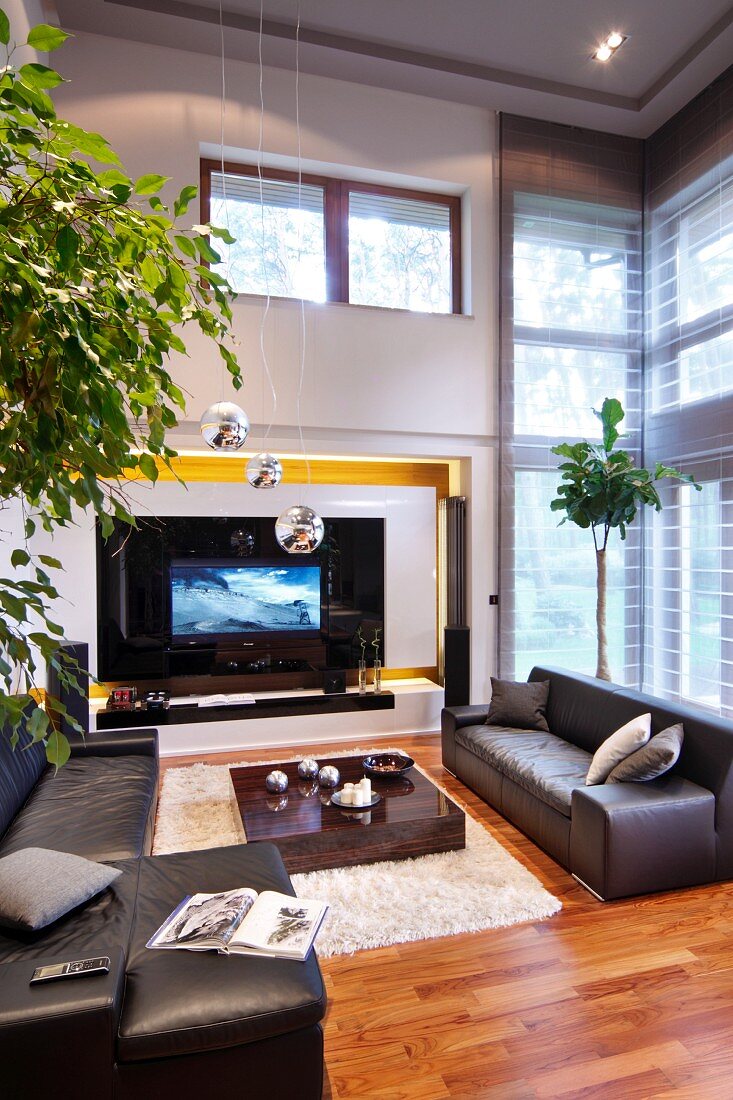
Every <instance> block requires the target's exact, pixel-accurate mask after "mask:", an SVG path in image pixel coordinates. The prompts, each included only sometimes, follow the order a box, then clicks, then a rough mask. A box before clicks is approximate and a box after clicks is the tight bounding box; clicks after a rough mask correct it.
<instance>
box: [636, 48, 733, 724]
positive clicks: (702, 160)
mask: <svg viewBox="0 0 733 1100" xmlns="http://www.w3.org/2000/svg"><path fill="white" fill-rule="evenodd" d="M731 102H733V69H731V70H728V72H727V73H726V74H724V75H723V76H722V77H721V78H720V79H719V80H718V81H716V82H715V83H714V84H713V85H711V86H710V87H709V88H707V89H706V90H705V91H704V92H703V93H702V94H701V95H700V96H698V97H697V99H695V100H694V101H693V102H692V103H691V104H689V105H688V106H687V107H686V108H685V109H684V110H683V111H681V112H680V113H679V114H678V115H676V116H675V118H673V119H671V120H670V121H669V122H668V123H667V124H666V125H665V126H664V127H663V128H662V129H661V130H659V131H658V132H657V133H656V134H655V135H654V136H653V137H652V138H650V139H649V141H648V143H647V147H648V148H647V189H646V200H645V202H646V228H645V253H646V257H645V258H646V271H647V286H646V309H647V316H648V322H649V326H648V335H647V348H646V364H647V410H648V415H647V421H646V437H645V451H646V457H647V461H649V462H654V461H657V460H659V461H663V462H665V463H668V464H671V465H677V466H680V467H682V468H683V469H684V470H686V471H687V472H690V473H693V474H695V476H696V477H697V478H698V480H699V481H700V482H701V483H702V485H703V489H702V492H700V493H697V492H695V491H694V490H693V489H691V488H689V487H686V486H682V487H678V486H669V487H666V488H665V490H664V493H663V499H664V502H665V505H666V507H665V509H664V511H663V512H661V513H660V514H659V515H655V516H653V517H648V520H647V538H646V543H647V546H646V551H645V563H644V564H645V574H644V576H645V586H644V587H645V598H646V616H645V636H644V680H645V684H646V686H647V687H648V688H649V689H650V690H653V691H656V692H659V693H660V694H663V695H666V696H668V697H671V698H675V699H682V700H689V701H691V702H696V703H699V704H701V705H703V706H706V707H709V708H711V709H712V710H714V711H716V712H718V713H721V714H724V715H726V716H728V717H733V112H731Z"/></svg>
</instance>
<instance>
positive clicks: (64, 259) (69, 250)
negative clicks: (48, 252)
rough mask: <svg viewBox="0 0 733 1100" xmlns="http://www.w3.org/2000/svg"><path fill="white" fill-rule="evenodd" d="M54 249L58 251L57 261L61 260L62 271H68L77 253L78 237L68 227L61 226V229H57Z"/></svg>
mask: <svg viewBox="0 0 733 1100" xmlns="http://www.w3.org/2000/svg"><path fill="white" fill-rule="evenodd" d="M56 248H57V250H58V254H59V259H60V260H61V267H62V269H63V270H64V271H68V270H69V269H70V268H71V267H73V265H74V261H75V260H76V255H77V252H78V251H79V236H78V234H77V233H76V232H75V231H74V230H73V229H72V228H71V226H70V225H62V227H61V229H59V232H58V236H57V237H56Z"/></svg>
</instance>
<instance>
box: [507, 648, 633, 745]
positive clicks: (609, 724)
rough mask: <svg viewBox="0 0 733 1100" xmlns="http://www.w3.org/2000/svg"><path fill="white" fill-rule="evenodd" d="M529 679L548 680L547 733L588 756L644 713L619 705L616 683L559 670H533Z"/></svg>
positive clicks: (544, 668)
mask: <svg viewBox="0 0 733 1100" xmlns="http://www.w3.org/2000/svg"><path fill="white" fill-rule="evenodd" d="M529 679H530V680H531V681H533V682H537V681H540V682H541V681H543V680H549V681H550V694H549V698H548V701H547V724H548V726H549V727H550V733H554V734H555V736H556V737H562V738H563V740H564V741H569V742H570V744H571V745H577V746H578V748H580V749H584V750H585V752H589V753H590V754H591V756H592V755H593V753H594V752H595V751H596V749H597V748H599V747H600V746H601V745H602V744H603V742H604V741H605V740H606V738H607V737H610V736H611V734H612V733H614V731H615V730H617V729H618V728H619V726H623V725H624V723H625V722H628V721H629V719H630V718H634V717H635V716H636V715H637V714H641V713H642V712H643V710H644V708H643V707H639V708H638V709H630V708H629V705H628V703H627V702H624V703H622V704H621V705H619V703H618V700H617V697H616V696H617V692H618V690H619V688H618V684H609V683H607V682H606V681H605V680H596V679H595V677H593V676H583V675H581V674H580V673H576V672H568V671H567V670H565V669H559V668H547V667H536V668H533V669H532V671H531V673H530V675H529ZM646 709H647V710H648V709H649V708H648V707H647V708H646Z"/></svg>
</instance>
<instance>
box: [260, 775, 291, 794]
mask: <svg viewBox="0 0 733 1100" xmlns="http://www.w3.org/2000/svg"><path fill="white" fill-rule="evenodd" d="M265 786H266V787H267V789H268V791H272V793H273V794H283V792H284V791H286V790H287V789H288V777H287V775H286V774H285V772H281V771H274V772H270V774H269V775H268V776H267V778H266V779H265Z"/></svg>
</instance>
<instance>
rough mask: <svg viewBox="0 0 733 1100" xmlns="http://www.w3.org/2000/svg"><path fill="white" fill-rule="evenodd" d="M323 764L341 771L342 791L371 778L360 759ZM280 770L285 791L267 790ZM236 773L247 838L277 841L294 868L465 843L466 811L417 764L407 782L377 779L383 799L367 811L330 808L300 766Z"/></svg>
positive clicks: (236, 792)
mask: <svg viewBox="0 0 733 1100" xmlns="http://www.w3.org/2000/svg"><path fill="white" fill-rule="evenodd" d="M319 763H320V764H321V766H323V765H324V764H333V765H334V766H335V767H337V768H338V769H339V771H340V773H341V782H340V783H339V788H340V787H342V786H343V784H344V782H354V783H355V782H358V781H359V780H360V779H361V778H362V777H363V775H364V769H363V768H362V757H361V756H349V757H344V756H340V757H332V758H329V759H321V758H319ZM275 768H279V769H280V770H281V771H284V772H285V774H286V775H287V777H288V779H289V780H290V786H289V788H288V791H287V794H286V795H272V794H269V793H268V791H267V790H266V789H265V776H266V775H267V774H268V773H269V772H271V771H273V769H275ZM229 775H230V777H231V789H232V799H233V801H234V803H235V804H236V805H235V806H234V807H233V808H234V810H235V816H236V819H237V821H241V823H242V826H243V829H244V834H245V835H246V838H247V840H248V841H254V840H269V841H272V843H273V844H276V845H277V846H278V848H279V849H280V854H281V855H282V857H283V860H284V862H285V866H286V867H287V869H288V871H290V872H291V873H296V872H300V871H319V870H322V869H323V868H324V867H351V866H353V865H355V864H357V863H378V862H379V861H380V860H383V859H390V860H392V859H407V858H408V857H409V856H423V855H427V854H428V853H429V852H450V851H455V850H456V849H458V848H465V846H466V819H465V816H464V813H463V811H462V810H461V809H460V808H459V807H458V806H456V804H455V802H451V800H450V798H448V797H447V796H446V795H445V794H443V792H442V791H439V790H438V788H437V787H436V786H435V784H434V783H431V782H430V780H429V779H428V778H427V776H425V775H423V774H422V772H419V771H418V770H417V768H413V769H412V770H411V771H410V772H408V773H407V775H406V776H404V777H403V778H401V779H375V778H372V790H373V791H376V792H378V793H379V794H381V795H382V801H381V802H380V803H379V804H378V805H377V806H375V808H374V809H373V810H370V811H369V812H367V813H361V814H355V813H353V812H352V813H350V812H348V811H346V810H342V809H339V808H338V807H336V806H332V805H330V803H329V801H328V800H329V797H330V793H331V792H329V791H327V790H323V789H319V787H318V785H317V783H316V784H311V783H304V782H303V781H302V780H299V779H298V765H297V763H290V764H262V765H260V764H258V765H256V766H254V767H249V768H231V769H230V772H229Z"/></svg>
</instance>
